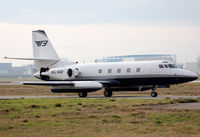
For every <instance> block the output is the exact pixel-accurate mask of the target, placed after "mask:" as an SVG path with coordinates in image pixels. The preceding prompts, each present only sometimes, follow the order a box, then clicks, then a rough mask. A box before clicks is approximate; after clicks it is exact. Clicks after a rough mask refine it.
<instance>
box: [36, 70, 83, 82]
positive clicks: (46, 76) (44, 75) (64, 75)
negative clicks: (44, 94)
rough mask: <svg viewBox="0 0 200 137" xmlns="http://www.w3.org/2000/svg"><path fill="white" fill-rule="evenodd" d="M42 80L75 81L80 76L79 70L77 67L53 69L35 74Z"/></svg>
mask: <svg viewBox="0 0 200 137" xmlns="http://www.w3.org/2000/svg"><path fill="white" fill-rule="evenodd" d="M34 76H35V77H36V78H39V79H42V80H74V79H76V78H77V77H78V76H79V69H78V68H75V67H61V68H52V69H49V70H47V69H46V70H42V69H41V71H40V72H37V73H35V74H34Z"/></svg>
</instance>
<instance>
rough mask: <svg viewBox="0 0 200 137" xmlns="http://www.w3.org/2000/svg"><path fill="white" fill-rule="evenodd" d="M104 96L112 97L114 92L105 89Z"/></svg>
mask: <svg viewBox="0 0 200 137" xmlns="http://www.w3.org/2000/svg"><path fill="white" fill-rule="evenodd" d="M104 96H105V97H111V96H112V91H111V90H110V89H109V88H105V91H104Z"/></svg>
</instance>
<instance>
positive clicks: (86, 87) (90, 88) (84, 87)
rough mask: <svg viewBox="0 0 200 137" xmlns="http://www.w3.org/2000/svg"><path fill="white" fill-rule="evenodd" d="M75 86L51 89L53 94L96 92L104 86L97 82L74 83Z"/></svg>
mask: <svg viewBox="0 0 200 137" xmlns="http://www.w3.org/2000/svg"><path fill="white" fill-rule="evenodd" d="M73 83H74V86H54V87H51V91H52V92H53V93H71V92H94V91H97V90H100V89H102V88H103V85H102V84H101V83H99V82H96V81H74V82H73Z"/></svg>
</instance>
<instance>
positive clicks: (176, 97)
mask: <svg viewBox="0 0 200 137" xmlns="http://www.w3.org/2000/svg"><path fill="white" fill-rule="evenodd" d="M50 98H66V99H67V98H79V97H78V96H0V100H10V99H50ZM111 98H116V99H118V98H119V99H166V98H170V99H179V98H183V99H186V98H192V99H197V98H199V96H158V97H156V98H154V97H150V96H112V97H111ZM81 99H109V98H107V97H104V96H103V95H91V96H88V97H86V98H81Z"/></svg>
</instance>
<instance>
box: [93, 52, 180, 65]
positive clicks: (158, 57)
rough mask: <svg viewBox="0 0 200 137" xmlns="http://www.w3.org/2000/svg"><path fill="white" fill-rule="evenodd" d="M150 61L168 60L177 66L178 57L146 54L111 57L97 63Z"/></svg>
mask: <svg viewBox="0 0 200 137" xmlns="http://www.w3.org/2000/svg"><path fill="white" fill-rule="evenodd" d="M148 60H168V61H171V62H173V63H174V64H176V55H174V54H146V55H124V56H110V57H103V58H102V59H96V60H95V62H96V63H100V62H123V61H148Z"/></svg>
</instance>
